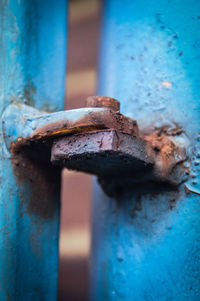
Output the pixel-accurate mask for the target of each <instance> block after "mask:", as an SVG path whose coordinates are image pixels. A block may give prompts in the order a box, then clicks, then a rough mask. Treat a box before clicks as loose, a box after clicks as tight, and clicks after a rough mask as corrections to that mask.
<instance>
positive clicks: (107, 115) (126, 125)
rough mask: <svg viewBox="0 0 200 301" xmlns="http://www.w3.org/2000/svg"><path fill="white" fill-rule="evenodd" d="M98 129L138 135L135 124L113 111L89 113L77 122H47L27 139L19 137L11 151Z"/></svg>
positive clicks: (133, 121) (130, 119)
mask: <svg viewBox="0 0 200 301" xmlns="http://www.w3.org/2000/svg"><path fill="white" fill-rule="evenodd" d="M98 129H116V130H117V131H119V132H123V133H128V134H131V135H134V136H137V135H138V126H137V122H136V121H135V120H134V119H132V118H129V117H126V116H124V115H122V114H120V113H119V112H114V111H113V110H109V109H108V110H105V111H104V112H103V113H100V112H95V111H93V112H91V113H90V114H85V116H84V117H83V118H81V119H79V120H75V121H73V120H66V119H65V120H60V121H57V122H51V121H50V122H49V123H48V124H47V125H45V126H43V127H39V128H38V129H37V130H35V131H34V132H33V134H32V135H31V136H29V137H27V138H22V137H19V138H18V139H17V142H15V143H12V146H11V150H12V151H13V152H15V151H16V150H18V149H20V148H21V147H22V146H24V145H27V144H30V142H31V141H36V140H44V139H51V140H52V139H53V138H55V137H58V136H64V135H72V134H76V133H80V132H89V131H94V130H98Z"/></svg>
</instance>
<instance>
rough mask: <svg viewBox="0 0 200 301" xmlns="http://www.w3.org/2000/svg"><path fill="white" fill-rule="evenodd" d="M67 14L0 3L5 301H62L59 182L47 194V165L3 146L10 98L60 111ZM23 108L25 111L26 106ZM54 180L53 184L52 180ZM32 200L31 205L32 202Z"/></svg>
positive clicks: (12, 125)
mask: <svg viewBox="0 0 200 301" xmlns="http://www.w3.org/2000/svg"><path fill="white" fill-rule="evenodd" d="M66 18H67V1H65V0H58V1H53V0H50V1H46V0H44V1H39V0H36V1H25V0H21V1H18V0H11V1H1V3H0V20H1V28H0V57H1V59H0V119H1V123H0V126H1V129H0V166H1V168H0V300H2V301H4V300H20V301H23V300H25V301H27V300H48V301H50V300H52V301H53V300H56V299H57V276H58V274H57V265H58V232H59V184H58V187H57V189H56V190H55V195H54V193H53V190H51V189H49V191H48V190H47V191H45V190H44V186H45V185H46V184H47V183H48V175H47V174H48V171H46V172H47V174H45V168H46V167H44V166H42V165H41V164H40V163H39V162H38V163H34V167H33V168H32V169H31V164H30V161H27V160H26V159H24V160H21V161H20V160H19V161H17V159H16V160H15V161H12V160H11V154H10V152H9V149H7V148H6V146H5V140H4V138H5V139H8V137H7V135H8V133H5V132H4V133H3V129H4V127H3V125H2V114H3V113H4V112H5V111H6V110H7V108H8V106H9V105H10V104H12V103H18V104H29V105H31V106H33V107H35V108H37V109H38V110H47V111H55V110H56V111H57V110H61V109H63V107H64V83H65V66H66V62H65V60H66V45H65V44H66ZM16 113H17V112H16ZM24 113H25V114H26V113H27V112H26V110H24ZM6 118H8V120H7V121H8V123H9V130H10V133H12V134H13V135H17V131H18V129H19V128H20V127H21V130H22V127H23V126H24V124H23V125H20V124H16V122H14V119H13V122H12V120H11V118H10V116H9V115H8V116H6ZM4 121H5V120H4ZM3 134H4V136H3ZM20 169H23V170H24V171H27V174H26V173H25V175H24V176H22V175H21V174H20ZM31 173H32V174H34V173H36V174H38V177H39V180H41V184H40V185H38V183H37V179H36V178H35V179H34V181H35V182H34V181H33V183H32V182H31V180H30V178H31V175H32V174H31ZM19 175H20V176H19ZM29 176H30V178H29ZM58 178H59V176H58ZM49 184H51V186H53V185H55V186H56V183H54V182H52V183H49ZM34 185H35V186H34ZM36 185H37V186H36ZM37 191H38V192H37ZM44 191H45V193H44ZM33 197H34V198H35V199H34V201H35V203H34V204H32V203H31V202H32V201H33ZM48 199H49V202H48ZM44 201H45V202H46V203H45V204H46V205H45V206H46V207H45V208H44ZM47 203H48V204H47ZM31 204H32V205H31ZM31 206H32V207H31ZM49 208H51V210H50V209H49Z"/></svg>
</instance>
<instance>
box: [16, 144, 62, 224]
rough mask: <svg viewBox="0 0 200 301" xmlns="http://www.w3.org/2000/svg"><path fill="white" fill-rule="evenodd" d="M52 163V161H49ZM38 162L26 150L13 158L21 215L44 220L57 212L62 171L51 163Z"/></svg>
mask: <svg viewBox="0 0 200 301" xmlns="http://www.w3.org/2000/svg"><path fill="white" fill-rule="evenodd" d="M49 162H50V160H49ZM49 162H48V163H47V162H43V161H40V159H38V160H36V159H35V158H34V157H32V156H31V154H30V153H29V152H27V151H26V150H25V151H24V150H23V151H22V152H19V153H16V154H15V155H14V156H13V158H12V164H13V170H14V174H15V176H16V179H17V183H18V185H19V187H20V191H23V190H24V191H26V192H27V185H29V186H30V190H29V191H30V195H27V193H26V194H25V193H20V195H21V196H22V195H23V197H20V199H21V203H20V206H19V210H20V214H21V216H23V214H24V213H29V214H34V215H39V216H41V217H42V218H44V219H49V218H52V217H53V216H54V214H55V211H56V210H57V206H58V203H57V202H58V201H59V189H60V169H59V168H55V167H53V166H52V165H50V163H49Z"/></svg>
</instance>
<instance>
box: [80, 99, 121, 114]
mask: <svg viewBox="0 0 200 301" xmlns="http://www.w3.org/2000/svg"><path fill="white" fill-rule="evenodd" d="M86 107H108V108H110V109H112V110H113V111H120V102H119V101H118V100H116V99H115V98H111V97H107V96H90V97H88V98H87V100H86Z"/></svg>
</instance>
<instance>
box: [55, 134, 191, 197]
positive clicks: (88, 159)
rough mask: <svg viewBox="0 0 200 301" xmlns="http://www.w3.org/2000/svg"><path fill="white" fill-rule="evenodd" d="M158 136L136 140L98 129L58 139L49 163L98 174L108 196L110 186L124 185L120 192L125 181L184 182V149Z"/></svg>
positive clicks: (137, 138)
mask: <svg viewBox="0 0 200 301" xmlns="http://www.w3.org/2000/svg"><path fill="white" fill-rule="evenodd" d="M158 133H160V131H159V132H158V131H156V132H154V133H153V134H151V135H148V136H145V137H136V136H133V135H130V134H127V133H120V132H118V131H116V130H103V131H100V130H99V131H96V132H95V131H93V132H90V133H84V134H83V133H82V134H76V135H72V136H68V137H64V138H59V139H58V140H57V141H55V142H54V144H53V146H52V150H51V161H52V163H54V164H56V165H60V166H65V167H67V168H69V169H73V170H77V171H82V172H88V173H91V174H95V175H97V176H98V177H99V178H100V179H101V183H104V185H103V187H104V190H105V191H109V194H111V193H110V191H111V188H110V183H112V186H113V187H115V186H116V185H118V184H119V182H121V184H120V186H121V187H122V186H123V185H122V184H123V183H124V187H123V190H126V189H127V186H128V182H130V184H129V185H131V184H132V185H135V184H136V183H143V185H149V183H150V182H151V183H153V182H157V185H161V184H162V183H163V182H166V183H168V185H179V184H180V183H182V182H183V181H185V180H186V177H185V176H186V174H185V171H186V170H185V168H184V165H183V164H180V163H183V162H184V161H185V160H186V158H187V156H186V152H185V149H184V148H182V149H181V148H179V147H178V146H177V145H176V144H175V143H174V142H173V141H172V140H171V137H170V136H168V137H167V136H162V135H160V136H158ZM122 178H123V180H124V182H123V181H122ZM106 182H107V185H106ZM115 182H116V184H114V183H115ZM106 186H109V187H106ZM114 194H115V191H113V192H112V195H114Z"/></svg>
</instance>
